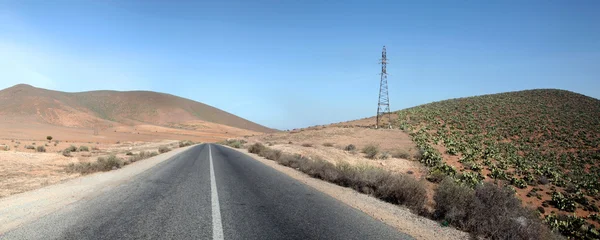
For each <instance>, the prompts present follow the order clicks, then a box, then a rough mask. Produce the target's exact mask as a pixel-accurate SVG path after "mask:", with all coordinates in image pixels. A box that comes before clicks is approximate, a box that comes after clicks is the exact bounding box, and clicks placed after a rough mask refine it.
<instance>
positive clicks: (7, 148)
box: [0, 145, 10, 151]
mask: <svg viewBox="0 0 600 240" xmlns="http://www.w3.org/2000/svg"><path fill="white" fill-rule="evenodd" d="M0 149H1V150H3V151H8V150H10V147H9V146H8V145H4V146H0Z"/></svg>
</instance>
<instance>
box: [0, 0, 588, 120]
mask: <svg viewBox="0 0 600 240" xmlns="http://www.w3.org/2000/svg"><path fill="white" fill-rule="evenodd" d="M599 12H600V1H496V2H495V1H418V3H417V1H415V2H408V1H215V2H203V1H120V0H119V1H117V0H102V1H100V0H99V1H81V0H73V1H60V0H54V1H45V0H39V1H34V0H31V1H29V0H25V1H12V0H8V1H7V0H0V88H6V87H10V86H12V85H15V84H18V83H27V84H31V85H34V86H36V87H42V88H49V89H55V90H61V91H69V92H74V91H87V90H100V89H110V90H150V91H158V92H166V93H170V94H174V95H178V96H182V97H186V98H190V99H193V100H196V101H199V102H203V103H206V104H209V105H212V106H215V107H217V108H220V109H223V110H225V111H228V112H231V113H233V114H236V115H238V116H241V117H244V118H247V119H249V120H252V121H255V122H257V123H260V124H263V125H266V126H269V127H273V128H278V129H291V128H297V127H306V126H310V125H316V124H326V123H332V122H339V121H346V120H353V119H358V118H363V117H369V116H373V115H375V113H376V107H377V106H376V105H377V97H378V95H377V94H378V88H379V76H378V75H377V74H378V73H379V71H380V66H379V65H378V59H379V58H380V55H381V48H382V46H383V45H386V46H387V48H388V58H389V59H390V60H389V62H390V63H389V65H388V73H389V88H390V105H391V108H392V110H399V109H403V108H407V107H412V106H415V105H419V104H424V103H428V102H432V101H438V100H444V99H448V98H455V97H466V96H473V95H481V94H488V93H498V92H505V91H514V90H524V89H533V88H559V89H566V90H570V91H574V92H578V93H582V94H585V95H588V96H591V97H594V98H600V79H599V76H600V14H598V13H599Z"/></svg>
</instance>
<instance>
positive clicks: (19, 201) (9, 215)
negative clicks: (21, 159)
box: [0, 146, 192, 236]
mask: <svg viewBox="0 0 600 240" xmlns="http://www.w3.org/2000/svg"><path fill="white" fill-rule="evenodd" d="M190 147H192V146H189V147H183V148H178V149H174V150H172V151H170V152H167V153H163V154H160V155H158V156H155V157H152V158H148V159H145V160H143V161H138V162H135V163H132V164H130V165H127V166H125V167H123V168H121V169H117V170H114V171H109V172H100V173H94V174H91V175H88V176H82V177H79V178H75V179H72V180H68V181H66V182H63V183H60V184H56V185H50V186H47V187H44V188H40V189H36V190H33V191H29V192H24V193H20V194H16V195H12V196H9V197H6V198H2V199H0V236H1V235H2V234H3V233H5V232H8V231H9V230H11V229H14V228H16V227H18V226H20V225H22V224H24V223H27V222H30V221H33V220H36V219H38V218H40V217H42V216H45V215H47V214H49V213H52V212H54V211H57V210H59V209H61V208H63V207H65V206H67V205H69V204H72V203H74V202H77V201H79V200H82V199H85V198H93V197H94V196H95V195H97V194H99V193H102V192H104V191H108V190H110V189H112V188H114V187H116V186H118V185H120V184H122V183H124V182H126V181H128V180H129V179H131V178H132V177H133V176H135V175H137V174H140V173H142V172H144V171H146V170H148V169H150V168H152V167H154V166H155V165H157V164H159V163H162V162H164V161H166V160H169V159H170V158H171V157H173V156H175V155H177V154H178V153H181V152H183V151H186V150H187V149H189V148H190Z"/></svg>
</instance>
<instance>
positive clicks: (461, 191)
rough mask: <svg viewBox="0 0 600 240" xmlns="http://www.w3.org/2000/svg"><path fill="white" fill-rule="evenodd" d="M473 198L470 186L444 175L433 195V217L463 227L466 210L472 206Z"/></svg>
mask: <svg viewBox="0 0 600 240" xmlns="http://www.w3.org/2000/svg"><path fill="white" fill-rule="evenodd" d="M474 198H475V191H473V190H472V189H471V188H470V187H468V186H466V185H464V184H460V183H456V182H455V181H454V179H452V178H450V177H446V178H444V179H443V180H442V181H441V182H440V185H439V186H438V188H437V190H436V191H435V194H434V196H433V199H434V201H435V212H434V217H435V218H437V219H440V220H445V221H447V222H448V223H450V224H452V225H454V226H456V227H459V228H465V227H466V226H467V222H468V221H467V220H468V213H469V212H468V210H469V209H470V208H471V206H473V204H474V203H473V200H474Z"/></svg>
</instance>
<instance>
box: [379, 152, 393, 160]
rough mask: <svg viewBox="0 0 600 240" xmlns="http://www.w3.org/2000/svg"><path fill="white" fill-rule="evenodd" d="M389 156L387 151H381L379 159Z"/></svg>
mask: <svg viewBox="0 0 600 240" xmlns="http://www.w3.org/2000/svg"><path fill="white" fill-rule="evenodd" d="M390 156H391V155H390V153H388V152H382V153H381V154H379V159H383V160H385V159H388V158H390Z"/></svg>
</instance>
